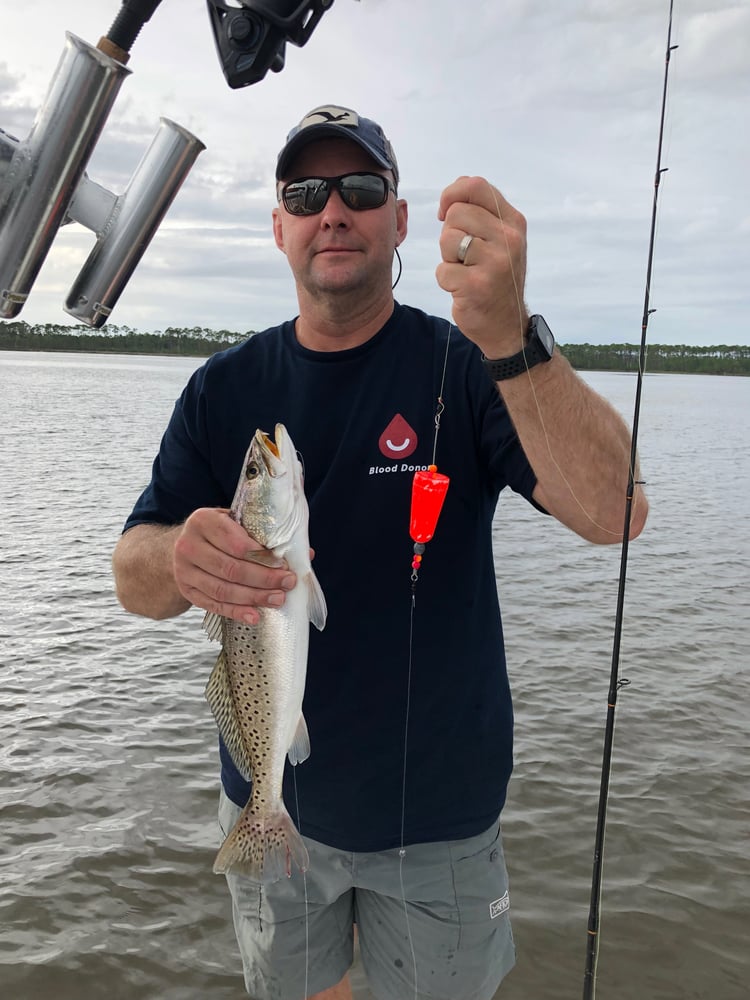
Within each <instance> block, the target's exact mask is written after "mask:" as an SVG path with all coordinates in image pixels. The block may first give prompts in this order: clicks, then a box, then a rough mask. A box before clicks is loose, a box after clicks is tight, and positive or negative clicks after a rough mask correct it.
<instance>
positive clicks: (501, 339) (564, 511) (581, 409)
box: [437, 177, 648, 543]
mask: <svg viewBox="0 0 750 1000" xmlns="http://www.w3.org/2000/svg"><path fill="white" fill-rule="evenodd" d="M438 214H439V218H440V219H441V220H442V221H443V231H442V234H441V237H440V249H441V253H442V258H443V260H442V263H441V264H440V265H439V266H438V268H437V279H438V283H439V284H440V286H441V287H442V288H444V289H445V290H446V291H448V292H450V293H451V294H452V296H453V318H454V320H455V322H456V324H457V325H458V326H459V327H460V329H461V331H462V333H463V334H464V335H465V336H466V337H468V338H469V340H472V341H474V343H475V344H476V345H477V346H478V347H479V348H480V350H481V351H482V352H483V354H484V355H485V356H486V357H488V358H493V359H496V358H504V357H511V356H512V355H514V354H516V353H518V351H520V350H521V348H522V347H523V346H524V335H525V332H526V328H527V326H528V322H529V316H528V312H527V310H526V307H525V305H524V301H523V290H524V282H525V277H526V220H525V219H524V217H523V216H522V215H521V213H520V212H518V211H517V210H516V209H515V208H513V206H512V205H511V204H510V203H509V202H507V201H505V199H504V198H503V197H502V195H501V194H500V192H499V191H497V189H496V188H493V187H491V185H490V184H489V183H488V182H487V181H486V180H485V179H484V178H481V177H460V178H459V179H458V180H457V181H455V183H453V184H451V185H450V186H449V187H448V188H446V190H445V191H444V192H443V194H442V197H441V199H440V210H439V213H438ZM467 234H468V235H471V236H472V237H473V240H472V242H471V245H470V246H469V249H468V252H467V254H466V258H465V262H464V263H459V261H458V247H459V244H460V242H461V240H462V239H463V237H464V236H465V235H467ZM498 389H499V391H500V392H501V394H502V397H503V400H504V402H505V405H506V407H507V409H508V412H509V414H510V417H511V420H512V421H513V425H514V427H515V429H516V432H517V434H518V436H519V439H520V441H521V444H522V445H523V448H524V451H525V453H526V456H527V458H528V459H529V462H530V463H531V466H532V468H533V469H534V472H535V474H536V477H537V485H536V488H535V491H534V499H535V500H536V501H537V502H538V503H539V504H541V505H542V506H543V507H544V508H545V509H546V510H548V511H549V512H550V514H552V515H554V516H555V517H556V518H557V519H558V520H559V521H561V522H562V523H563V524H565V525H567V526H568V527H570V528H572V529H573V530H574V531H576V532H577V533H578V534H579V535H582V536H583V537H584V538H587V539H588V540H589V541H592V542H598V543H606V542H616V541H619V540H621V539H622V531H623V527H624V522H625V502H626V492H627V483H628V466H629V461H630V433H629V431H628V428H627V426H626V424H625V422H624V421H623V420H622V418H621V417H620V416H619V415H618V414H617V412H616V411H615V410H614V409H613V408H612V407H611V406H610V404H609V403H608V402H607V401H606V400H604V399H603V398H602V397H601V396H599V395H598V394H597V393H596V392H594V391H593V389H591V388H590V387H589V386H588V385H587V384H586V383H585V382H584V381H583V380H582V379H581V378H579V376H578V375H576V373H575V372H574V371H573V369H572V368H571V367H570V365H569V364H568V362H567V361H566V360H565V359H564V358H563V357H562V355H561V354H560V353H559V351H556V352H555V354H554V356H553V358H552V360H551V361H549V362H546V363H542V364H538V365H536V366H535V367H533V368H531V369H530V370H529V371H527V372H522V373H521V374H520V375H517V376H516V377H515V378H511V379H505V380H503V381H501V382H498ZM635 478H636V479H637V474H636V477H635ZM647 512H648V504H647V502H646V499H645V496H644V495H643V493H642V491H641V490H640V488H639V487H636V493H635V495H634V504H633V510H632V518H631V530H630V537H632V538H634V537H636V536H637V535H638V534H639V533H640V531H641V530H642V528H643V525H644V524H645V521H646V515H647Z"/></svg>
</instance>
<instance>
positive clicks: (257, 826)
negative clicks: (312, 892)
mask: <svg viewBox="0 0 750 1000" xmlns="http://www.w3.org/2000/svg"><path fill="white" fill-rule="evenodd" d="M251 805H252V802H249V803H248V804H247V805H246V806H245V808H244V809H243V810H242V814H241V816H240V818H239V819H238V820H237V822H236V823H235V824H234V826H233V827H232V829H231V830H230V831H229V835H228V836H227V839H226V840H225V841H224V843H223V844H222V845H221V849H220V850H219V853H218V854H217V855H216V860H215V861H214V872H216V874H217V875H226V874H228V873H229V872H232V873H233V874H236V875H247V876H248V877H249V878H252V879H253V880H254V881H256V882H261V883H267V882H277V881H278V880H279V879H280V878H284V877H287V878H289V877H290V876H291V874H292V862H294V863H295V864H296V865H297V867H298V868H299V869H300V870H301V871H303V872H304V871H307V868H308V865H309V863H310V861H309V858H308V854H307V848H306V847H305V845H304V843H303V841H302V837H300V835H299V833H298V831H297V828H296V827H295V825H294V823H293V822H292V817H291V816H290V815H289V813H288V812H287V810H286V809H285V808H284V806H283V804H282V805H281V806H280V808H279V809H278V810H277V811H276V812H272V813H266V814H263V815H258V814H257V813H253V812H252V811H251Z"/></svg>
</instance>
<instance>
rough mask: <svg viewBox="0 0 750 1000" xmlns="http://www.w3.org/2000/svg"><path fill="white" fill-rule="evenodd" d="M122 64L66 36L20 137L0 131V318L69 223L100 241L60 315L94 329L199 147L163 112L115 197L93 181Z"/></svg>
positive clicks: (13, 309) (17, 304)
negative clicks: (91, 165) (92, 165)
mask: <svg viewBox="0 0 750 1000" xmlns="http://www.w3.org/2000/svg"><path fill="white" fill-rule="evenodd" d="M129 74H130V70H129V69H127V68H126V67H125V66H124V65H123V63H121V62H118V61H117V60H116V59H114V58H113V57H112V56H111V55H108V54H107V53H105V52H103V51H101V50H100V49H99V48H95V47H94V46H92V45H89V44H88V42H85V41H83V40H81V39H80V38H77V37H76V36H75V35H73V34H71V33H70V32H66V42H65V48H64V50H63V53H62V56H61V58H60V62H59V63H58V66H57V69H56V70H55V74H54V76H53V78H52V82H51V84H50V86H49V89H48V91H47V95H46V97H45V99H44V102H43V103H42V106H41V108H40V110H39V111H38V113H37V116H36V118H35V120H34V124H33V125H32V128H31V132H30V133H29V136H28V138H27V139H25V140H23V141H20V140H18V139H16V138H14V137H13V136H11V135H9V134H8V133H7V132H3V131H2V130H0V318H2V319H12V318H13V317H15V316H17V315H18V314H19V313H20V312H21V310H22V309H23V306H24V304H25V302H26V300H27V298H28V296H29V293H30V291H31V288H32V286H33V283H34V281H35V279H36V277H37V275H38V273H39V270H40V268H41V267H42V264H43V263H44V260H45V258H46V256H47V254H48V252H49V250H50V248H51V246H52V243H53V242H54V239H55V236H56V235H57V233H58V230H59V229H60V226H62V225H63V224H64V223H66V222H70V221H72V220H75V221H77V222H80V223H81V224H82V225H84V226H86V227H87V228H89V229H91V230H92V231H93V232H95V233H96V235H97V244H96V246H95V248H94V250H93V251H92V253H91V254H90V256H89V258H88V260H87V262H86V263H85V265H84V267H83V269H82V270H81V272H80V274H79V276H78V278H77V280H76V282H75V283H74V285H73V288H72V289H71V292H70V294H69V296H68V299H67V300H66V304H65V308H66V311H68V312H69V313H71V315H73V316H75V317H76V318H77V319H79V320H80V321H81V322H83V323H87V324H88V325H90V326H101V325H102V324H103V323H104V322H105V321H106V319H107V317H108V316H109V314H110V312H111V311H112V307H113V306H114V304H115V302H116V301H117V299H118V297H119V295H120V293H121V292H122V291H123V289H124V287H125V284H126V283H127V281H128V279H129V278H130V276H131V275H132V273H133V270H134V269H135V267H136V265H137V264H138V262H139V261H140V259H141V257H142V256H143V253H144V252H145V250H146V248H147V246H148V243H149V242H150V240H151V238H152V237H153V235H154V233H155V231H156V229H157V227H158V225H159V223H160V222H161V220H162V218H163V217H164V214H165V213H166V211H167V209H168V208H169V205H170V204H171V202H172V200H173V199H174V196H175V195H176V193H177V191H178V190H179V187H180V185H181V184H182V182H183V180H184V179H185V177H186V176H187V173H188V172H189V170H190V168H191V167H192V165H193V163H194V162H195V158H196V157H197V156H198V154H199V153H200V152H201V151H202V150H203V149H204V148H205V147H204V146H203V143H202V142H201V141H200V140H199V139H197V138H196V137H195V136H193V135H191V133H189V132H188V131H187V130H186V129H183V128H182V127H181V126H179V125H176V124H175V123H174V122H171V121H169V120H168V119H166V118H163V119H161V124H160V127H159V130H158V132H157V134H156V137H155V139H154V140H153V142H152V144H151V146H150V147H149V149H148V150H147V152H146V154H145V156H144V157H143V159H142V160H141V163H140V164H139V166H138V167H137V168H136V171H135V173H134V174H133V177H132V178H131V181H130V183H129V185H128V187H127V189H126V191H125V192H124V194H122V195H119V196H117V195H114V194H112V193H111V192H109V191H107V190H106V189H105V188H103V187H100V186H99V185H96V184H94V183H93V182H92V181H90V180H89V178H88V177H87V176H86V174H85V170H86V165H87V164H88V161H89V159H90V157H91V154H92V153H93V150H94V147H95V146H96V143H97V142H98V140H99V137H100V135H101V133H102V130H103V128H104V125H105V123H106V120H107V117H108V116H109V113H110V111H111V109H112V106H113V104H114V102H115V99H116V97H117V95H118V93H119V90H120V87H121V85H122V83H123V80H124V79H125V77H126V76H128V75H129Z"/></svg>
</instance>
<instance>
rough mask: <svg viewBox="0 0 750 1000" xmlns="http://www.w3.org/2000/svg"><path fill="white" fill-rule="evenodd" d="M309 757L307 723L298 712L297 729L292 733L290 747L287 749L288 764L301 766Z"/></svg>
mask: <svg viewBox="0 0 750 1000" xmlns="http://www.w3.org/2000/svg"><path fill="white" fill-rule="evenodd" d="M309 756H310V734H309V733H308V731H307V723H306V722H305V717H304V715H303V714H302V713H301V712H300V716H299V722H298V723H297V729H296V731H295V733H294V739H293V740H292V745H291V746H290V747H289V753H288V757H289V763H290V764H301V763H302V761H303V760H307V758H308V757H309Z"/></svg>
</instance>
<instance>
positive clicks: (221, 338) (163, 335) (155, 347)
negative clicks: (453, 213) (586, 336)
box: [0, 320, 750, 375]
mask: <svg viewBox="0 0 750 1000" xmlns="http://www.w3.org/2000/svg"><path fill="white" fill-rule="evenodd" d="M254 332H255V331H254V330H248V331H247V332H246V333H234V332H232V331H230V330H209V329H206V328H204V327H197V326H194V327H190V328H189V329H184V328H182V327H174V326H169V327H167V329H166V330H164V331H161V330H159V331H157V332H156V333H140V332H139V331H138V330H133V329H131V327H129V326H112V325H107V326H105V327H103V328H102V329H101V330H97V331H96V332H94V331H92V330H91V329H90V328H89V327H87V326H81V325H79V326H64V325H62V324H56V323H46V324H43V325H42V324H38V325H36V326H31V325H29V324H28V323H23V322H18V321H16V320H8V321H5V322H0V351H90V352H94V353H98V352H101V351H106V352H111V353H114V354H178V355H180V354H181V355H189V356H192V357H208V355H209V354H214V353H215V352H216V351H223V350H224V349H225V348H227V347H232V346H233V345H234V344H238V343H240V342H241V341H243V340H246V339H247V338H248V337H252V335H253V333H254ZM560 350H561V351H562V353H563V354H564V355H565V357H566V358H567V359H568V361H570V363H571V365H573V367H574V368H577V369H579V370H580V371H616V372H635V371H638V357H639V353H640V348H639V346H638V345H637V344H561V345H560ZM646 371H649V372H695V373H698V374H705V375H750V346H748V345H744V344H740V345H728V344H715V345H713V346H710V347H706V346H703V345H694V344H649V345H648V347H647V349H646Z"/></svg>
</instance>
